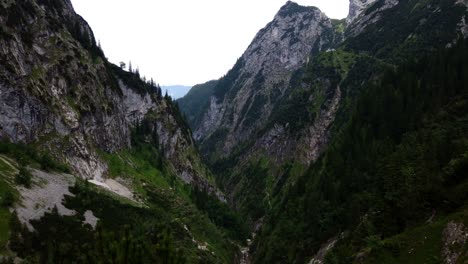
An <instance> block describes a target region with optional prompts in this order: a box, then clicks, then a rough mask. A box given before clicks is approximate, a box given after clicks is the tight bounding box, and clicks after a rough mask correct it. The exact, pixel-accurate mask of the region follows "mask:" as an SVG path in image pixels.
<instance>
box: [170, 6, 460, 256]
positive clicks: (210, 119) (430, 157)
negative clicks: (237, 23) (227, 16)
mask: <svg viewBox="0 0 468 264" xmlns="http://www.w3.org/2000/svg"><path fill="white" fill-rule="evenodd" d="M467 7H468V3H467V2H466V1H457V0H447V1H436V0H434V1H433V0H424V1H423V0H407V1H406V0H405V1H403V0H400V1H398V0H367V1H363V0H355V1H354V0H353V1H350V14H349V16H348V17H347V18H346V19H344V20H333V19H329V18H328V17H326V16H325V15H324V14H323V13H321V12H320V10H318V9H316V8H312V7H302V6H299V5H297V4H295V3H293V2H288V3H286V5H285V6H283V7H282V8H281V10H280V11H279V12H278V14H277V15H276V16H275V18H274V19H273V21H272V22H271V23H269V24H268V25H267V26H266V27H265V28H264V29H262V30H261V31H260V32H259V33H258V34H257V36H256V37H255V39H254V40H253V42H252V43H251V45H250V46H249V48H248V49H247V51H246V52H245V53H244V54H243V55H242V57H241V58H240V59H239V60H238V61H237V63H236V64H235V66H234V67H233V69H232V70H230V71H229V72H228V73H227V74H226V75H225V76H224V77H222V78H221V79H220V80H218V81H217V82H215V83H209V84H204V85H201V86H196V87H197V89H193V90H192V91H191V93H189V94H188V95H187V96H186V97H185V98H183V99H181V100H180V101H179V103H180V107H181V109H182V110H183V111H187V115H188V118H189V120H190V122H189V124H190V125H191V127H192V130H193V131H194V137H195V139H196V140H197V142H198V143H199V145H200V150H201V152H202V153H203V155H204V156H205V159H206V160H207V161H208V163H209V164H210V166H211V168H212V169H213V171H214V172H215V174H216V176H215V177H216V181H217V182H218V184H219V186H221V188H222V189H223V190H224V191H225V193H226V194H227V197H228V201H229V202H230V203H231V204H232V206H233V207H234V208H235V209H236V210H237V211H238V212H240V213H241V214H242V215H243V216H244V217H245V219H246V220H247V221H248V222H249V225H250V226H251V229H252V230H253V231H254V232H255V233H256V234H257V235H256V236H255V239H254V243H253V244H252V246H251V247H250V261H251V262H253V263H465V262H466V261H467V259H466V254H467V247H468V245H467V244H466V242H467V241H466V239H464V237H465V236H466V235H467V234H468V229H467V227H466V226H467V224H468V212H467V209H466V208H467V207H466V206H467V198H468V197H467V196H466V195H467V193H468V190H467V188H466V186H467V185H466V184H467V179H468V178H467V176H468V175H467V171H468V170H467V169H468V167H467V164H468V163H467V161H468V160H467V159H466V157H467V152H466V151H467V147H468V145H467V144H466V142H467V138H466V135H467V132H468V131H467V125H468V124H467V122H466V121H467V119H466V117H467V116H466V114H467V113H468V107H467V102H468V95H467V88H468V83H467V78H466V76H467V74H468V73H467V72H466V70H467V66H468V64H467V57H466V56H467V50H468V49H467V45H466V42H465V38H466V37H467V36H468V34H467V33H468V30H467V23H466V16H467V15H468V12H467ZM210 93H211V96H210V97H209V98H206V94H210ZM193 102H199V104H198V103H197V104H198V105H197V107H198V108H195V107H194V106H193ZM450 245H452V246H450Z"/></svg>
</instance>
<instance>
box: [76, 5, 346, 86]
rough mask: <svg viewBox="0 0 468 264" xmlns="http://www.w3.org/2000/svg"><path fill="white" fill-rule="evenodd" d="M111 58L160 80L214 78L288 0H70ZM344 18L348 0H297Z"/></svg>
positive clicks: (178, 81)
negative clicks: (130, 62)
mask: <svg viewBox="0 0 468 264" xmlns="http://www.w3.org/2000/svg"><path fill="white" fill-rule="evenodd" d="M72 2H73V5H74V7H75V10H76V12H77V13H78V14H80V15H81V16H83V17H84V19H86V21H88V23H89V24H90V25H91V27H92V28H93V31H94V34H95V35H96V39H98V40H100V41H101V46H102V48H103V50H104V53H105V54H106V56H107V57H108V58H109V60H110V61H111V62H114V63H116V64H117V63H118V62H120V61H124V62H125V63H127V64H128V61H130V60H131V61H132V64H133V66H134V67H135V66H139V68H140V73H141V74H142V75H146V77H147V78H150V77H153V78H154V80H155V81H156V82H158V83H160V84H161V85H171V84H182V85H195V84H199V83H203V82H206V81H209V80H212V79H218V78H220V77H221V76H223V75H224V74H226V73H227V71H228V70H229V69H230V68H231V67H232V66H233V65H234V63H235V61H236V60H237V58H239V57H240V56H241V55H242V53H243V52H244V51H245V49H246V48H247V46H248V45H249V44H250V42H251V41H252V40H253V38H254V37H255V34H256V33H257V32H258V31H259V30H260V29H261V28H263V27H264V26H265V25H266V24H267V23H268V22H270V21H271V20H272V19H273V17H274V15H275V14H276V13H277V12H278V10H279V9H280V8H281V6H283V5H284V4H285V3H286V0H131V1H130V0H72ZM295 2H297V3H299V4H301V5H307V6H317V7H319V8H320V9H321V10H322V11H323V12H325V13H326V14H327V15H328V16H329V17H332V18H344V17H346V16H347V14H348V6H349V0H298V1H295Z"/></svg>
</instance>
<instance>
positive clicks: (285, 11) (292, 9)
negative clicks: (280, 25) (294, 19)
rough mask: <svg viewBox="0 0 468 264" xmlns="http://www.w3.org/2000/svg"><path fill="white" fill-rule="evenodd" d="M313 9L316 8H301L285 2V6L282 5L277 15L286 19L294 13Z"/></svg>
mask: <svg viewBox="0 0 468 264" xmlns="http://www.w3.org/2000/svg"><path fill="white" fill-rule="evenodd" d="M315 9H318V8H316V7H312V6H301V5H299V4H298V3H296V2H293V1H287V2H286V4H284V5H283V6H282V7H281V9H280V11H279V12H278V15H279V16H281V17H287V16H289V15H293V14H296V13H304V12H310V11H312V10H315Z"/></svg>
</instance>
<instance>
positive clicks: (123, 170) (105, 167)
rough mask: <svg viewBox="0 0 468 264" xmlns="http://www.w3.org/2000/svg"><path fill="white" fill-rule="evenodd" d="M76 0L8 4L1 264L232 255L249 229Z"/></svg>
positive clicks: (186, 135)
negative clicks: (113, 59)
mask: <svg viewBox="0 0 468 264" xmlns="http://www.w3.org/2000/svg"><path fill="white" fill-rule="evenodd" d="M142 79H143V78H141V77H140V76H139V74H138V73H135V72H127V71H124V70H123V69H121V68H119V67H117V66H115V65H113V64H111V63H109V62H108V61H107V59H106V57H105V56H104V52H103V51H102V49H101V48H100V46H99V44H97V43H96V40H95V38H94V35H93V32H92V30H91V28H90V27H89V26H88V24H87V23H86V22H85V21H84V20H83V19H82V18H81V17H80V16H79V15H77V14H76V13H75V12H74V10H73V7H72V5H71V2H70V1H69V0H21V1H19V0H18V1H14V0H6V1H3V0H2V1H0V95H1V96H0V201H1V207H0V255H1V257H0V262H3V261H5V262H7V261H9V260H13V259H14V258H20V259H23V260H25V261H26V262H27V263H230V262H232V260H233V259H234V258H235V255H236V254H237V252H238V246H237V245H238V244H241V243H242V242H241V241H245V238H246V233H247V229H246V228H245V226H244V224H243V222H242V221H240V219H239V217H238V216H237V215H236V214H234V213H232V211H230V209H229V208H228V207H227V205H226V203H224V202H223V201H224V195H223V194H222V193H221V192H220V191H219V190H218V189H217V188H216V186H215V184H214V179H213V177H212V175H211V174H210V171H209V170H208V169H207V168H206V166H205V165H204V164H203V162H202V161H201V159H200V157H199V154H198V151H197V148H196V147H195V145H194V142H193V140H192V137H191V132H190V129H189V127H188V126H187V125H186V123H185V121H184V120H183V118H182V115H181V114H180V112H179V109H178V106H177V105H176V104H175V103H173V101H172V99H171V98H170V97H163V96H161V88H160V87H159V86H158V85H156V84H155V83H154V82H152V81H151V82H146V81H143V80H142Z"/></svg>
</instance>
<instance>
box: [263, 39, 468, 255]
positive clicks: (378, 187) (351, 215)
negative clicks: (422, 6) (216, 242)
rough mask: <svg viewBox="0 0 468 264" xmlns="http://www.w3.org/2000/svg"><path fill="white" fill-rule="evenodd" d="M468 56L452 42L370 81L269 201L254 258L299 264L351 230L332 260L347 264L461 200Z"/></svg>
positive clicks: (464, 47) (463, 196) (463, 46)
mask: <svg viewBox="0 0 468 264" xmlns="http://www.w3.org/2000/svg"><path fill="white" fill-rule="evenodd" d="M467 61H468V46H467V45H466V44H465V43H463V42H461V43H459V44H458V45H457V46H456V47H455V48H452V49H449V50H447V51H440V52H439V53H436V54H434V55H432V56H427V57H424V58H421V59H419V60H417V61H413V62H409V63H407V64H404V65H402V66H401V67H399V68H398V69H396V70H395V69H392V68H389V69H388V70H387V72H386V73H385V74H384V75H383V76H381V77H380V78H378V79H376V80H374V81H372V82H371V83H369V84H368V85H367V86H366V88H365V89H364V90H363V91H362V94H361V96H360V98H359V100H358V101H357V103H356V105H355V107H353V109H354V110H353V111H352V113H351V115H350V117H349V119H348V121H347V123H346V124H345V125H344V126H343V127H342V129H340V130H339V131H338V132H337V133H336V135H335V136H334V138H333V141H332V142H331V144H330V146H329V147H328V149H327V151H326V152H325V154H324V155H322V157H321V158H320V159H319V160H318V161H317V163H315V164H313V165H312V166H311V167H310V168H309V170H308V171H307V172H306V173H305V174H304V176H302V177H300V178H299V179H298V180H297V182H296V183H295V184H294V186H293V187H291V188H289V190H288V192H287V194H286V195H285V196H284V198H283V199H281V200H279V202H278V203H277V204H275V205H274V206H273V208H274V209H273V210H272V212H271V214H269V216H268V217H269V221H268V224H267V225H265V226H264V229H263V232H262V234H261V235H260V238H259V240H258V241H260V242H258V244H257V251H256V252H257V255H256V260H257V261H260V260H261V261H262V262H265V261H266V262H269V263H274V262H278V261H283V262H287V263H292V262H294V263H302V262H305V261H307V259H306V257H308V256H306V255H305V254H304V253H305V252H309V254H310V252H316V250H318V248H319V246H320V245H321V243H323V242H325V241H326V240H328V239H329V238H331V237H334V236H337V235H338V234H340V233H341V232H343V231H350V232H352V235H351V236H350V237H349V238H348V240H347V242H346V243H345V244H344V245H342V246H341V247H339V250H340V251H341V252H342V253H343V252H344V253H343V254H338V253H337V254H335V255H334V257H333V262H331V263H349V260H350V259H349V257H350V256H351V254H348V253H350V252H352V254H354V253H356V252H359V251H360V250H361V249H363V248H366V247H375V246H378V244H379V243H380V242H379V241H380V240H382V239H387V238H390V237H393V236H395V235H397V234H399V233H402V232H404V231H405V230H408V229H411V228H413V227H415V226H418V225H420V224H421V222H423V221H425V220H426V219H427V218H429V216H430V215H431V214H432V212H433V211H434V210H436V211H437V212H440V213H447V212H452V211H455V210H457V209H458V208H459V207H460V206H464V205H465V204H466V202H467V199H468V196H467V193H468V192H467V189H466V186H467V185H466V179H467V176H468V175H467V174H466V173H467V171H468V167H467V166H468V159H467V157H468V154H467V153H466V149H467V148H468V138H467V135H468V123H467V120H468V117H467V113H468V91H467V87H468V79H467V78H466V76H468V63H466V62H467ZM306 219H307V220H306ZM429 239H431V238H429ZM428 250H429V249H428ZM346 252H347V253H346ZM379 263H380V262H379Z"/></svg>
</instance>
